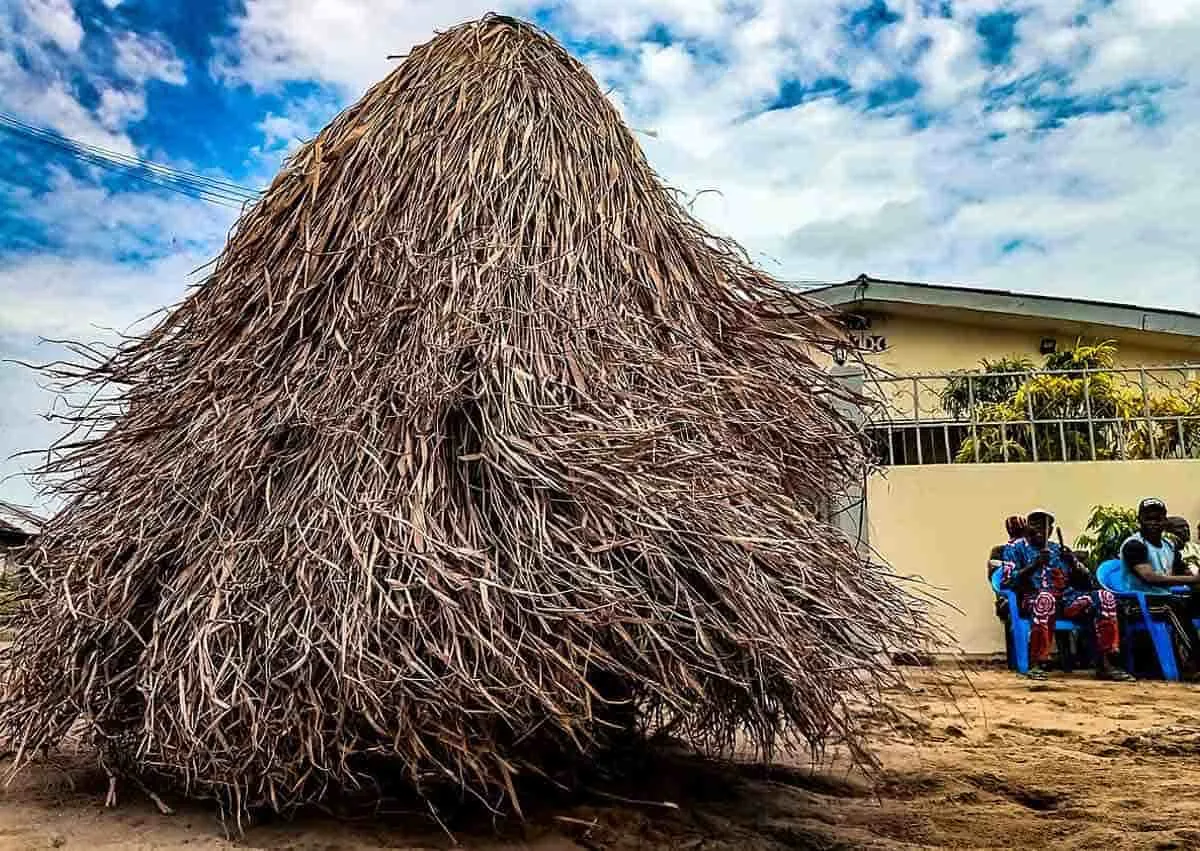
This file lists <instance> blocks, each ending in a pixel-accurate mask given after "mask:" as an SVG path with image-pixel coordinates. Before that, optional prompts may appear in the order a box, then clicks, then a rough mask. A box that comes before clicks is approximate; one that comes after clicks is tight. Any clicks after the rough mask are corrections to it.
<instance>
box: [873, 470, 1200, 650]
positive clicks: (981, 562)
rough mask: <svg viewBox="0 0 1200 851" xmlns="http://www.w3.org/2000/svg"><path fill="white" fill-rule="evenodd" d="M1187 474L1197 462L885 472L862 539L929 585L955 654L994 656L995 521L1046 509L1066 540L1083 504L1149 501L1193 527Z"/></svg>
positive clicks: (1196, 507)
mask: <svg viewBox="0 0 1200 851" xmlns="http://www.w3.org/2000/svg"><path fill="white" fill-rule="evenodd" d="M1197 473H1200V461H1193V460H1184V461H1099V462H1094V463H1087V462H1075V463H1068V464H1047V463H1043V464H980V465H975V464H963V465H943V466H924V467H893V468H891V469H890V470H888V471H887V472H886V474H884V475H881V476H877V477H875V478H874V479H872V480H871V481H870V482H869V483H868V488H867V506H868V507H867V523H868V530H869V536H870V537H869V540H870V543H871V546H872V547H874V548H875V549H876V550H877V551H878V552H879V553H880V554H881V555H882V556H883V557H884V558H885V559H887V561H888V562H889V563H890V564H892V565H893V566H894V567H895V568H896V570H897V571H898V572H900V573H902V574H918V575H920V576H922V577H923V578H924V579H925V580H926V581H927V582H928V583H930V584H931V585H933V586H934V587H935V592H936V593H937V595H938V596H939V597H940V598H941V599H942V600H944V601H945V603H947V604H948V605H946V606H943V607H941V612H942V614H943V616H944V618H945V623H946V625H947V626H949V627H950V628H951V630H952V631H953V633H954V635H955V636H956V637H957V640H958V645H959V648H958V649H961V650H963V651H965V652H968V653H1001V652H1003V651H1004V633H1003V630H1002V629H1001V626H1000V622H999V621H998V620H996V617H995V614H994V612H993V596H992V592H991V589H990V588H989V587H988V585H987V582H986V578H987V571H986V563H987V556H988V552H989V550H990V549H991V548H992V547H993V546H995V545H996V544H998V543H1001V542H1002V541H1003V538H1004V518H1005V517H1008V516H1009V515H1012V514H1023V513H1026V512H1028V511H1029V510H1030V509H1032V508H1037V507H1044V508H1047V509H1049V510H1051V511H1053V512H1054V513H1055V514H1056V515H1057V516H1058V521H1059V523H1060V524H1061V526H1062V529H1063V535H1064V536H1065V537H1066V539H1067V542H1068V543H1070V542H1072V541H1073V540H1074V538H1075V537H1076V536H1077V535H1078V534H1079V533H1080V532H1081V531H1082V530H1083V528H1084V525H1085V523H1086V521H1087V517H1088V515H1089V514H1090V513H1091V510H1092V508H1093V506H1095V505H1099V504H1123V505H1131V506H1132V505H1135V504H1136V503H1137V502H1138V500H1140V499H1141V498H1143V497H1146V496H1157V497H1160V498H1162V499H1165V500H1166V501H1167V505H1168V506H1169V507H1170V510H1171V512H1172V513H1174V514H1181V515H1183V516H1185V517H1187V518H1189V520H1191V521H1192V522H1193V523H1195V522H1196V521H1197V520H1200V488H1198V487H1197V481H1200V479H1198V477H1197ZM952 607H953V608H952ZM955 608H956V609H957V610H958V611H955V610H954V609H955ZM947 649H949V648H947Z"/></svg>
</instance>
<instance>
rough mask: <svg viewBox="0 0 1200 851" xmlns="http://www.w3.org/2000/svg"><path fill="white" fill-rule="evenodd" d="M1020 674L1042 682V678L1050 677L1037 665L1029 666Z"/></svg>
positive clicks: (1028, 678)
mask: <svg viewBox="0 0 1200 851" xmlns="http://www.w3.org/2000/svg"><path fill="white" fill-rule="evenodd" d="M1021 676H1023V677H1024V678H1025V679H1027V680H1036V681H1037V682H1043V681H1044V680H1048V679H1049V678H1050V677H1049V676H1048V675H1047V674H1046V672H1045V671H1043V670H1042V669H1041V668H1038V667H1033V668H1030V669H1029V670H1028V671H1026V672H1025V673H1024V674H1022V675H1021Z"/></svg>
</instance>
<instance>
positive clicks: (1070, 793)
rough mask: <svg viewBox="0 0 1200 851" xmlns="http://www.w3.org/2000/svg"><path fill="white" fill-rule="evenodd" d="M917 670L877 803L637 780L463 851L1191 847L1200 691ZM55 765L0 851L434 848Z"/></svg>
mask: <svg viewBox="0 0 1200 851" xmlns="http://www.w3.org/2000/svg"><path fill="white" fill-rule="evenodd" d="M946 676H947V675H946V674H945V673H941V674H933V673H930V672H917V673H914V674H913V678H914V681H915V683H916V686H917V690H916V693H915V694H914V695H910V696H905V697H903V698H899V697H898V698H897V703H898V704H899V705H903V706H905V707H907V708H911V709H913V710H916V711H917V712H918V713H919V714H920V716H921V717H922V719H923V720H922V721H921V722H920V726H922V727H925V728H926V730H927V732H928V734H929V737H928V739H927V740H926V742H925V743H924V744H923V745H921V746H920V747H914V746H911V745H897V744H894V743H888V742H881V743H880V744H879V751H880V753H881V756H882V758H883V762H884V770H883V773H882V775H881V776H880V777H879V778H878V781H879V782H878V783H877V785H876V786H875V789H874V792H872V790H871V788H870V787H869V786H868V785H867V784H866V783H865V782H864V781H863V780H862V778H860V777H857V776H855V775H847V774H845V773H844V772H843V773H838V772H828V773H824V774H820V775H817V776H811V775H807V774H806V773H805V772H800V771H788V770H782V769H781V770H778V771H774V772H768V773H766V774H764V775H761V776H757V777H754V776H750V775H749V774H747V775H746V776H741V777H730V776H728V775H714V774H711V773H709V772H706V771H705V770H703V769H702V768H695V769H694V770H684V771H673V772H667V773H666V774H667V775H669V776H662V777H648V778H645V784H646V789H647V790H648V791H647V794H648V795H653V797H654V799H655V800H659V801H662V800H672V801H674V802H676V803H677V804H678V807H679V808H678V809H670V808H663V807H656V806H646V807H636V806H628V805H620V804H612V805H602V806H587V807H577V808H575V809H572V810H569V811H561V812H557V813H545V814H539V815H537V816H536V818H535V819H534V822H533V824H531V825H528V826H526V827H524V828H515V827H510V828H509V829H508V833H509V834H510V837H513V838H509V839H507V840H504V839H498V838H497V837H496V834H495V833H494V832H493V831H492V829H491V828H486V829H478V828H477V829H469V830H468V831H467V832H465V833H463V832H459V833H457V834H456V838H457V839H458V841H459V842H460V843H461V847H465V848H468V849H477V851H516V849H536V851H567V849H593V851H594V850H595V849H621V851H625V850H626V849H629V851H632V849H671V851H717V849H730V851H732V849H755V851H766V849H776V848H780V849H782V848H822V849H835V848H881V849H897V848H1039V849H1075V848H1105V849H1114V850H1115V849H1126V848H1129V849H1171V848H1196V849H1200V771H1198V768H1200V761H1198V757H1200V690H1198V688H1197V687H1195V686H1181V685H1174V686H1172V685H1167V684H1163V683H1139V684H1136V685H1117V684H1107V683H1099V682H1095V681H1093V680H1091V679H1089V678H1087V677H1084V676H1078V677H1071V678H1062V679H1058V680H1056V681H1051V682H1049V683H1045V684H1031V683H1028V682H1025V681H1022V680H1018V679H1016V678H1015V677H1013V676H1011V675H1009V674H1007V673H1005V672H1000V671H994V670H993V671H980V672H974V673H972V674H971V677H970V682H967V681H966V680H964V679H955V680H954V681H953V682H952V684H951V685H950V686H949V689H950V692H951V694H952V696H953V699H952V700H948V699H947V698H946V697H945V693H946V690H947V686H946V684H945V681H944V678H945V677H946ZM104 789H105V784H104V783H103V780H102V778H99V777H97V776H96V775H95V774H94V773H93V772H90V771H87V770H84V769H81V768H72V767H70V766H68V765H64V766H62V767H60V768H51V767H46V768H39V769H37V770H36V771H31V772H29V773H27V774H24V775H22V776H21V777H19V778H18V780H17V781H15V782H14V784H13V785H12V786H11V787H10V788H9V789H8V790H6V791H4V792H3V793H2V794H0V849H32V848H85V849H105V848H133V849H150V848H154V849H183V848H187V849H216V848H235V847H237V848H262V849H292V851H361V849H375V848H397V849H435V848H436V849H442V848H449V847H453V843H452V842H451V840H450V839H448V838H447V837H446V835H445V834H443V833H441V832H439V831H437V830H435V829H431V828H430V827H429V826H428V825H425V824H421V823H420V822H416V821H412V820H409V821H407V822H406V821H403V820H391V821H388V822H379V821H375V822H372V823H369V824H344V823H337V822H334V821H331V820H325V819H319V818H306V819H300V820H297V821H294V822H290V823H285V824H277V825H265V826H259V827H254V828H252V829H251V830H250V831H249V832H248V833H247V834H246V835H245V837H244V838H243V839H242V840H240V841H238V842H233V841H230V840H227V839H226V838H225V837H224V834H223V832H222V830H221V827H220V825H219V824H218V822H217V821H216V819H215V816H214V815H213V813H212V812H211V811H208V810H205V809H202V808H194V809H189V808H187V807H184V808H182V809H181V811H180V812H178V813H176V814H175V815H173V816H163V815H160V814H159V813H158V812H157V810H156V809H155V808H154V806H153V805H152V804H150V803H149V802H147V801H145V800H144V799H141V797H140V796H139V795H137V794H135V793H133V792H131V791H130V792H127V793H126V800H124V801H123V802H122V804H121V806H119V807H118V808H117V809H114V810H106V809H105V808H104V807H103V803H102V802H103V797H104Z"/></svg>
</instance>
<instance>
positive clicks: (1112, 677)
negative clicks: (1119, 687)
mask: <svg viewBox="0 0 1200 851" xmlns="http://www.w3.org/2000/svg"><path fill="white" fill-rule="evenodd" d="M1096 679H1098V680H1104V681H1106V682H1110V683H1133V682H1137V677H1135V676H1134V675H1133V674H1131V673H1129V672H1128V671H1126V670H1124V669H1122V668H1109V669H1107V670H1104V671H1097V672H1096Z"/></svg>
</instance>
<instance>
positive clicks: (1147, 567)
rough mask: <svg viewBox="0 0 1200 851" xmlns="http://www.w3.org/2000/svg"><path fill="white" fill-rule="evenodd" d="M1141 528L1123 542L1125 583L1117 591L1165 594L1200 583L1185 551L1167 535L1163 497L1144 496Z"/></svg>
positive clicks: (1139, 516)
mask: <svg viewBox="0 0 1200 851" xmlns="http://www.w3.org/2000/svg"><path fill="white" fill-rule="evenodd" d="M1137 516H1138V531H1137V534H1135V535H1131V536H1130V537H1129V538H1128V539H1126V541H1125V543H1124V544H1122V545H1121V563H1122V564H1123V565H1124V566H1125V569H1124V570H1123V571H1121V572H1120V574H1118V576H1119V578H1120V580H1121V582H1122V586H1121V587H1119V588H1116V589H1114V590H1117V591H1137V592H1140V593H1142V594H1156V595H1160V596H1165V595H1168V594H1170V593H1171V588H1172V587H1173V586H1187V587H1189V588H1195V587H1197V586H1200V578H1198V577H1195V576H1192V574H1191V571H1189V570H1188V569H1187V566H1186V565H1185V564H1184V562H1183V554H1182V553H1180V552H1179V550H1177V549H1176V548H1175V545H1174V544H1172V543H1171V541H1170V540H1169V539H1168V538H1167V537H1166V535H1164V533H1165V532H1166V531H1167V520H1168V517H1167V504H1166V503H1165V502H1163V501H1162V500H1161V499H1143V500H1142V501H1141V502H1140V503H1139V504H1138V515H1137Z"/></svg>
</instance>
